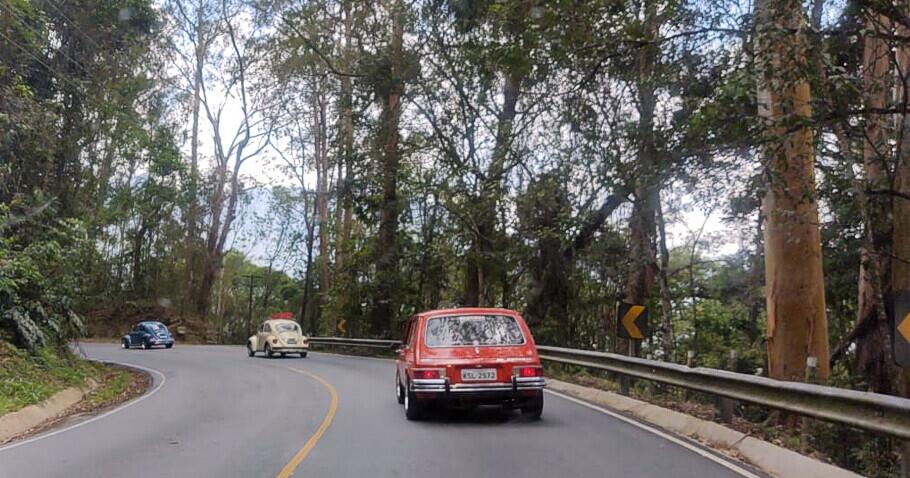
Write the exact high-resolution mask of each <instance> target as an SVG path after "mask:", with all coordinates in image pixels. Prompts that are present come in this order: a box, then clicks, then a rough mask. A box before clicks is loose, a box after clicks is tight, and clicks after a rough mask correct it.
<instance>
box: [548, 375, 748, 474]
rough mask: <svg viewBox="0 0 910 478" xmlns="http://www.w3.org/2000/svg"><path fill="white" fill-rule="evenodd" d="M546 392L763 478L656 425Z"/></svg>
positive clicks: (739, 472)
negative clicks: (659, 428)
mask: <svg viewBox="0 0 910 478" xmlns="http://www.w3.org/2000/svg"><path fill="white" fill-rule="evenodd" d="M546 392H547V393H549V394H552V395H556V396H557V397H559V398H562V399H564V400H568V401H570V402H573V403H575V404H578V405H581V406H583V407H587V408H590V409H591V410H596V411H598V412H600V413H603V414H605V415H609V416H611V417H613V418H616V419H617V420H621V421H623V422H626V423H628V424H630V425H633V426H636V427H638V428H641V429H642V430H645V431H647V432H650V433H653V434H655V435H657V436H659V437H661V438H663V439H664V440H667V441H670V442H673V443H675V444H677V445H679V446H681V447H683V448H685V449H687V450H689V451H691V452H693V453H695V454H697V455H699V456H701V457H703V458H706V459H708V460H711V461H713V462H715V463H717V464H718V465H720V466H723V467H724V468H727V469H729V470H730V471H733V472H734V473H736V474H738V475H740V476H744V477H746V478H762V477H761V476H760V475H756V474H755V473H752V472H751V471H749V470H747V469H745V468H742V467H740V466H737V465H736V464H734V463H732V462H730V461H727V460H725V459H723V458H721V457H719V456H717V455H715V454H714V453H711V452H709V451H707V450H704V449H702V448H701V447H698V446H695V445H693V444H692V443H689V442H688V441H686V440H683V439H681V438H679V437H677V436H674V435H671V434H669V433H666V432H663V431H661V430H658V429H657V428H654V427H652V426H649V425H645V424H644V423H641V422H639V421H637V420H633V419H631V418H629V417H627V416H625V415H622V414H620V413H616V412H613V411H610V410H607V409H606V408H602V407H599V406H597V405H594V404H592V403H588V402H586V401H584V400H580V399H577V398H575V397H572V396H570V395H566V394H564V393H560V392H556V391H553V390H546Z"/></svg>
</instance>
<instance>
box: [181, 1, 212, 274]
mask: <svg viewBox="0 0 910 478" xmlns="http://www.w3.org/2000/svg"><path fill="white" fill-rule="evenodd" d="M195 31H196V40H195V41H196V48H195V49H194V55H195V57H194V59H195V60H196V61H195V64H194V68H193V99H192V110H193V125H192V130H191V131H190V174H189V181H188V182H187V192H188V193H189V194H188V195H189V197H188V204H187V209H186V238H187V241H186V250H185V254H186V258H185V261H186V266H185V267H186V286H187V288H186V290H188V291H193V290H196V270H197V268H198V267H199V259H198V258H199V250H198V247H197V244H198V238H199V230H198V221H199V191H198V181H199V114H200V106H201V101H202V98H201V90H202V81H203V80H202V74H203V69H204V68H205V59H206V54H207V42H208V39H207V37H206V26H205V0H199V1H198V2H197V5H196V25H195Z"/></svg>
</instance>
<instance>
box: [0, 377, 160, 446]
mask: <svg viewBox="0 0 910 478" xmlns="http://www.w3.org/2000/svg"><path fill="white" fill-rule="evenodd" d="M106 362H109V363H116V364H119V365H126V366H127V367H133V368H137V369H139V370H142V371H144V372H148V373H151V374H154V375H157V376H159V377H161V381H160V382H158V385H155V388H153V389H152V390H151V391H150V392H148V393H146V394H143V395H142V396H141V397H139V398H136V399H133V400H130V401H129V402H126V403H124V404H123V405H120V406H118V407H116V408H113V409H111V410H108V411H106V412H104V413H102V414H101V415H98V416H94V417H92V418H89V419H88V420H85V421H82V422H79V423H74V424H72V425H70V426H68V427H64V428H60V429H58V430H54V431H52V432H49V433H44V434H41V435H37V436H34V437H32V438H28V439H25V440H22V441H17V442H13V443H10V444H9V445H4V446H0V453H2V452H4V451H7V450H11V449H13V448H16V447H18V446H22V445H27V444H29V443H33V442H36V441H38V440H43V439H45V438H50V437H52V436H54V435H59V434H61V433H63V432H68V431H70V430H72V429H74V428H79V427H81V426H83V425H88V424H89V423H92V422H94V421H97V420H101V419H102V418H104V417H107V416H109V415H113V414H115V413H117V412H119V411H122V410H125V409H126V408H129V407H131V406H133V405H135V404H137V403H139V402H141V401H143V400H145V399H147V398H149V397H151V396H152V395H154V394H156V393H157V392H158V390H161V387H163V386H164V383H165V382H167V377H165V376H164V374H163V373H161V372H160V371H158V370H155V369H152V368H148V367H143V366H142V365H136V364H132V363H127V362H113V361H106Z"/></svg>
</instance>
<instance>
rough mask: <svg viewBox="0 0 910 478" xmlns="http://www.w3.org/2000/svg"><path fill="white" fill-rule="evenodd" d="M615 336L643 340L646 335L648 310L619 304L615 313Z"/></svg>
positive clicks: (634, 305) (637, 306)
mask: <svg viewBox="0 0 910 478" xmlns="http://www.w3.org/2000/svg"><path fill="white" fill-rule="evenodd" d="M616 312H617V313H616V318H617V320H616V335H617V336H619V337H623V338H627V339H633V340H644V338H645V336H646V335H648V308H647V307H645V306H644V305H640V304H627V303H625V302H623V303H621V304H619V307H618V308H617V311H616Z"/></svg>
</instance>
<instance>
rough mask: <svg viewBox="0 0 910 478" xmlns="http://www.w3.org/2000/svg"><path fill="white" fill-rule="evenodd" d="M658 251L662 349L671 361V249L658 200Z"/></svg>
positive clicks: (666, 357) (666, 358)
mask: <svg viewBox="0 0 910 478" xmlns="http://www.w3.org/2000/svg"><path fill="white" fill-rule="evenodd" d="M657 233H658V242H657V245H658V252H659V253H660V269H658V279H659V281H660V322H661V323H660V349H661V357H662V359H663V360H664V361H665V362H669V361H670V359H671V357H673V309H672V308H673V302H672V297H671V296H670V279H669V269H670V251H669V249H667V231H666V223H665V222H664V210H663V205H662V204H661V202H660V201H659V200H658V201H657Z"/></svg>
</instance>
